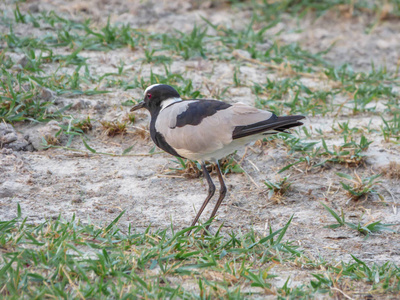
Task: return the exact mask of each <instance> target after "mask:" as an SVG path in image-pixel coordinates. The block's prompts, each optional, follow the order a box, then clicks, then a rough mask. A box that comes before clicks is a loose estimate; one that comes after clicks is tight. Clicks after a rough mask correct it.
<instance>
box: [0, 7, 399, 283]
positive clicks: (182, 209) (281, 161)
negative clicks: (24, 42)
mask: <svg viewBox="0 0 400 300" xmlns="http://www.w3.org/2000/svg"><path fill="white" fill-rule="evenodd" d="M79 2H80V1H71V2H68V3H67V2H63V1H62V0H54V1H50V0H49V1H43V2H37V1H28V2H27V3H21V4H20V8H21V11H27V10H28V9H31V10H32V9H38V10H39V11H41V10H55V11H57V12H58V13H65V14H68V15H70V16H71V17H73V18H77V19H83V18H85V17H89V16H90V17H91V18H93V19H94V20H96V22H98V23H99V24H104V22H105V21H106V17H107V16H106V15H104V13H103V12H104V11H107V13H110V15H111V22H118V21H119V22H128V23H130V24H131V25H132V26H137V27H139V28H143V29H146V30H148V31H150V32H164V31H172V30H173V28H179V29H180V30H183V31H191V29H192V28H193V25H194V23H195V22H196V23H197V24H201V23H202V19H201V18H200V16H205V17H206V18H208V19H209V20H211V21H212V22H214V23H222V24H228V25H229V26H232V27H235V26H236V27H241V26H244V23H243V22H244V21H243V20H249V18H250V16H251V12H250V11H247V10H240V11H238V10H232V9H231V8H230V7H228V6H227V5H224V4H221V5H217V6H215V5H214V6H213V5H211V2H210V3H209V2H204V3H202V2H193V3H186V2H179V1H176V2H173V3H171V1H164V2H162V3H161V4H159V5H154V3H156V2H158V1H154V3H153V2H151V1H90V2H93V3H95V4H96V5H91V4H90V3H88V4H79ZM182 3H184V4H182ZM185 3H186V4H185ZM2 5H3V7H5V8H8V9H10V8H11V7H12V5H11V4H2ZM4 5H5V6H4ZM338 18H339V19H338ZM238 20H240V21H238ZM311 20H312V18H308V17H306V18H305V19H303V20H301V21H300V25H299V26H300V28H301V29H302V31H294V30H291V29H295V28H297V26H298V24H297V23H296V21H295V20H292V19H291V18H290V17H287V18H286V19H284V20H283V21H282V22H281V23H279V24H278V25H277V26H276V27H275V28H273V29H271V30H272V31H271V34H272V33H274V32H275V31H279V30H280V29H285V31H284V32H283V33H282V34H281V35H280V37H279V38H280V40H281V41H282V42H283V43H288V42H296V41H297V42H299V43H300V44H301V45H302V46H303V47H304V48H306V49H309V50H311V51H313V52H317V51H320V50H323V49H326V48H327V47H328V46H329V45H331V44H332V43H333V42H336V44H335V45H334V46H333V49H332V50H331V51H330V52H329V53H328V54H327V55H326V57H325V58H326V59H328V60H329V61H330V62H332V63H334V64H336V65H340V64H342V63H345V62H347V63H349V64H351V65H352V66H353V68H354V69H356V70H369V68H370V67H371V61H372V60H373V61H374V62H375V65H380V64H387V67H388V69H390V70H395V69H396V65H397V61H398V58H399V49H400V22H399V21H398V20H388V21H385V22H383V23H381V24H378V25H377V26H375V27H374V28H373V30H372V32H371V33H370V34H366V33H365V26H366V24H367V23H368V22H370V19H368V18H367V17H366V16H360V17H351V18H349V17H346V16H344V15H341V16H338V15H337V14H336V13H330V14H328V15H326V16H324V17H321V18H319V19H317V20H316V21H311ZM338 20H340V21H338ZM102 22H103V23H102ZM246 23H247V22H246ZM24 26H26V25H23V24H20V25H18V26H17V28H18V29H17V31H18V32H16V33H19V34H21V33H22V32H24V30H27V28H26V27H24ZM2 29H4V30H7V29H5V28H2ZM42 34H43V33H42ZM14 55H15V57H18V55H20V54H18V53H16V54H14ZM81 55H83V56H86V57H90V59H89V61H88V62H89V64H90V65H91V68H93V72H97V73H98V74H102V73H105V72H108V71H109V70H113V71H115V70H116V67H115V65H118V62H119V60H120V59H123V60H124V61H125V64H126V65H132V70H140V69H141V70H142V71H141V72H142V76H144V77H146V76H148V74H149V71H150V68H151V66H150V65H143V66H141V62H140V61H137V59H138V58H140V57H143V50H142V49H136V50H134V51H132V50H129V49H127V48H126V49H118V50H114V51H110V52H108V53H104V52H91V51H84V52H82V54H81ZM234 67H235V62H234V61H231V62H226V61H206V60H203V59H201V58H196V59H190V60H188V61H184V60H182V59H179V60H176V61H174V62H173V63H172V65H171V71H172V72H186V73H185V76H190V78H192V80H193V84H194V86H195V87H196V88H199V89H200V90H201V91H202V93H203V94H204V95H209V91H208V89H207V88H206V83H209V82H217V83H216V85H217V87H218V88H224V87H226V86H228V85H232V72H233V69H234ZM49 69H51V66H49ZM162 69H163V67H162V66H153V71H155V72H157V70H162ZM132 72H135V71H132ZM267 73H268V71H267V70H266V69H265V68H264V67H262V66H257V65H254V64H247V63H244V64H243V65H242V67H241V74H240V76H241V79H242V80H243V81H244V82H251V81H254V82H258V83H265V82H266V77H267V76H270V75H271V74H267ZM205 74H207V75H208V76H204V75H205ZM210 74H211V75H210ZM224 74H227V75H224ZM266 75H267V76H266ZM271 76H274V75H273V74H272V75H271ZM206 77H209V78H206ZM304 80H305V82H307V83H308V84H315V85H316V86H318V85H320V84H322V83H321V82H315V83H313V82H312V80H311V79H304ZM142 92H143V91H142V90H140V89H135V90H128V91H122V90H115V91H114V92H113V93H110V94H107V95H97V96H77V97H74V98H67V97H57V103H64V104H66V103H75V104H76V103H78V102H80V103H81V104H82V103H83V104H84V105H75V106H74V107H75V108H74V109H71V110H70V111H69V113H71V114H73V115H74V116H75V117H79V116H82V117H85V116H87V115H90V116H91V118H92V119H94V120H97V121H98V120H115V119H122V118H123V117H124V116H125V115H126V114H127V111H128V108H127V107H122V106H121V105H120V103H121V102H123V101H125V100H127V99H132V98H133V99H140V98H141V95H142ZM225 98H226V99H227V101H228V102H236V101H242V102H245V103H248V104H252V105H254V96H253V95H252V94H251V91H250V89H249V88H248V87H232V88H230V89H229V90H228V92H227V94H226V95H225ZM370 119H371V115H367V114H365V115H363V114H361V115H357V116H352V115H350V114H349V113H348V112H346V111H342V112H341V114H340V115H339V116H338V117H333V116H329V115H328V116H326V117H321V116H316V117H311V116H310V117H309V121H308V124H307V125H306V126H308V128H311V127H312V128H313V129H316V128H322V129H324V130H327V131H328V132H329V130H330V131H332V130H331V124H333V123H334V122H335V123H336V122H338V121H339V122H343V121H347V120H350V124H351V125H352V126H361V125H367V124H368V122H369V120H370ZM373 119H374V120H375V121H376V122H374V124H373V126H374V127H375V128H377V129H379V125H380V124H381V119H380V118H379V116H375V117H373ZM97 121H96V122H94V130H93V131H92V132H91V133H89V135H88V136H89V138H90V140H89V144H90V146H91V147H92V148H94V149H96V150H97V151H98V152H107V153H116V154H121V153H122V151H123V150H124V149H126V148H128V147H129V146H132V145H133V149H132V151H131V152H130V153H129V154H130V155H129V156H116V157H113V156H108V155H93V154H89V153H83V152H74V151H67V150H64V149H49V150H42V151H35V152H27V151H13V150H10V149H2V150H0V197H1V198H0V219H1V220H9V219H11V218H13V217H15V216H16V214H17V203H19V204H20V205H21V208H22V213H23V216H24V217H27V219H28V222H32V223H39V222H43V221H44V220H45V219H50V218H57V217H58V215H59V214H61V215H62V217H63V218H65V219H66V220H68V219H69V218H71V217H72V215H73V214H75V215H76V217H77V218H80V219H81V220H82V221H83V222H89V219H90V221H91V222H95V223H101V224H106V223H109V222H110V221H111V220H113V219H114V218H115V217H116V216H118V214H119V213H120V212H121V211H122V210H126V213H125V215H124V216H123V217H122V219H121V221H120V225H121V226H123V227H126V226H128V224H131V225H132V226H133V227H135V228H137V230H143V229H144V228H146V227H147V226H149V225H151V227H152V228H153V229H154V230H156V229H164V228H166V227H168V226H170V224H171V222H172V223H173V224H174V226H175V227H176V228H184V227H185V226H188V225H189V224H190V222H191V220H192V219H193V217H194V216H195V213H196V210H197V209H198V208H199V207H200V205H201V204H202V202H203V200H204V198H205V196H206V191H207V183H206V182H205V181H204V180H203V178H202V177H200V178H196V179H188V178H184V177H183V176H181V175H180V174H174V173H171V172H170V171H171V170H169V168H175V167H177V164H176V163H175V162H174V158H173V157H171V156H169V155H168V154H165V153H158V154H155V155H148V153H149V151H150V150H151V149H152V148H153V143H152V142H151V140H149V139H148V138H147V139H146V138H145V139H143V138H141V137H140V136H139V135H138V134H137V129H136V128H137V127H140V126H142V125H146V124H148V122H149V117H148V114H147V113H145V112H143V113H138V114H137V122H136V123H135V124H134V126H131V127H129V129H128V133H126V134H124V135H123V136H116V137H108V136H105V135H104V134H102V131H101V125H100V123H99V122H97ZM43 126H44V125H33V124H26V123H25V124H15V128H16V129H17V131H18V132H19V134H20V135H24V134H25V133H26V132H28V131H30V130H32V128H33V129H35V128H37V127H43ZM367 137H368V138H369V139H373V140H374V143H373V144H372V145H371V147H370V149H369V150H368V151H367V152H366V153H365V154H366V155H367V163H366V164H365V165H361V166H360V167H358V169H357V172H358V173H359V174H363V175H371V174H374V173H376V172H379V168H380V167H384V166H385V165H387V164H388V163H389V161H398V162H399V161H400V159H399V157H400V156H399V154H400V147H399V145H395V144H393V143H385V142H383V141H382V138H381V137H379V135H377V134H373V133H372V134H369V135H368V136H367ZM316 140H317V139H316ZM335 142H337V141H335V140H334V139H331V140H329V143H330V144H333V143H335ZM71 147H73V148H78V149H81V150H83V151H86V149H85V148H84V146H83V144H82V142H81V141H80V140H79V139H75V140H74V142H73V143H72V145H71ZM156 151H158V150H156ZM86 152H87V151H86ZM243 154H244V150H243V149H242V150H240V151H239V152H238V153H237V155H236V159H237V160H240V159H241V158H242V155H243ZM287 162H288V154H287V151H286V150H285V148H284V147H283V145H282V143H280V144H279V143H278V145H277V146H269V145H266V144H263V145H261V144H260V143H257V144H255V145H254V146H252V148H250V149H248V151H247V152H246V156H245V157H244V159H243V161H242V163H241V166H242V167H243V169H244V170H245V171H246V173H247V174H228V175H227V176H226V183H227V186H228V195H227V198H226V199H225V201H224V202H223V204H222V206H221V207H220V210H219V213H218V216H217V219H216V220H215V222H214V223H213V226H212V228H213V229H214V230H215V229H216V228H218V226H220V225H221V224H223V227H222V232H223V233H229V232H230V231H231V230H234V231H238V230H239V229H241V230H242V231H247V230H250V229H252V228H253V229H254V230H256V231H257V232H259V233H261V234H267V228H268V224H272V227H273V228H274V229H277V228H279V227H281V226H283V225H284V224H285V223H286V222H287V220H288V219H289V218H290V216H291V215H292V214H294V215H295V217H294V220H293V223H292V225H291V226H290V228H289V231H288V233H287V238H288V239H289V240H293V241H295V243H297V244H298V245H300V246H301V247H302V248H303V249H305V250H306V252H307V253H309V254H311V255H313V256H314V257H318V255H321V256H322V257H324V258H326V259H328V260H331V259H333V260H349V259H351V257H350V254H353V255H355V256H356V257H359V258H361V259H363V260H365V261H367V262H372V261H374V262H378V263H383V262H385V261H387V260H391V261H394V262H396V263H397V264H399V263H400V250H399V249H400V238H399V234H396V233H381V234H376V235H372V236H371V237H369V238H368V239H364V238H365V237H364V236H362V235H360V234H358V233H357V232H356V231H353V230H350V229H348V228H338V229H336V230H332V229H326V228H324V226H326V225H329V224H332V223H334V220H333V218H332V217H331V216H330V215H329V214H328V213H327V212H326V210H325V209H324V208H323V207H322V205H321V204H320V202H323V203H325V204H327V205H328V206H330V207H332V208H334V209H336V210H338V211H340V209H341V208H343V210H344V212H345V214H346V216H347V218H348V220H349V221H352V222H358V220H361V221H362V222H365V223H366V222H371V221H377V220H382V222H383V223H394V224H399V218H400V217H399V213H398V204H399V203H400V199H399V198H400V186H399V184H398V181H397V180H395V179H389V178H383V179H382V181H383V183H382V185H381V186H378V191H379V193H381V194H382V195H383V196H384V198H385V199H386V200H387V202H390V203H391V204H387V205H386V204H384V203H382V202H380V200H379V198H378V197H377V196H373V197H372V198H370V199H368V200H367V201H361V202H354V201H350V202H348V201H347V200H348V196H347V195H346V194H345V193H344V192H343V190H342V189H341V186H340V184H339V180H338V177H337V176H336V175H335V173H336V172H349V170H348V169H346V167H345V166H343V165H330V166H329V168H324V169H321V168H315V169H312V170H311V171H309V172H308V173H304V172H303V171H301V170H300V169H298V170H296V169H291V170H290V171H288V172H287V173H285V174H284V175H287V174H291V178H290V179H291V181H292V182H293V184H292V190H291V191H290V192H289V193H288V194H287V195H286V196H285V197H284V198H283V199H282V202H280V203H277V202H276V201H271V200H269V199H268V197H267V190H266V187H265V185H264V183H263V182H264V181H265V180H275V179H276V178H277V170H279V169H280V168H282V167H283V166H285V165H286V164H287ZM213 178H214V179H215V180H216V181H217V178H216V177H215V176H213ZM347 202H348V203H347ZM393 203H394V204H393ZM213 205H214V203H211V204H210V206H209V207H208V208H207V210H206V211H205V212H204V214H203V217H202V221H205V220H206V216H208V215H209V214H210V212H211V209H212V207H213ZM398 228H399V227H398V226H396V227H394V229H395V230H398ZM282 271H283V270H282ZM283 278H285V276H283Z"/></svg>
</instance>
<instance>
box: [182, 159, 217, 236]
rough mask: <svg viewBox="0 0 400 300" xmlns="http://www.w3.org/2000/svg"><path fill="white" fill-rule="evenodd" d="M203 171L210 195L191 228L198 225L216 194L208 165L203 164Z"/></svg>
mask: <svg viewBox="0 0 400 300" xmlns="http://www.w3.org/2000/svg"><path fill="white" fill-rule="evenodd" d="M201 169H202V170H203V174H204V177H205V178H206V179H207V183H208V195H207V198H206V200H204V202H203V205H202V206H201V207H200V210H199V212H198V213H197V215H196V218H194V220H193V222H192V225H190V226H194V225H196V223H197V221H198V220H199V218H200V216H201V214H202V213H203V210H204V209H205V208H206V206H207V204H208V202H210V199H211V198H212V196H214V193H215V185H214V183H213V182H212V180H211V176H210V174H209V173H208V171H207V168H206V165H205V163H204V162H203V163H202V164H201ZM189 234H190V231H189V232H188V235H189Z"/></svg>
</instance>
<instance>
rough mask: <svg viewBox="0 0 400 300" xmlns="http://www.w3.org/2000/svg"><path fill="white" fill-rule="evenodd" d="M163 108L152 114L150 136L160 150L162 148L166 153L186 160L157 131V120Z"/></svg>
mask: <svg viewBox="0 0 400 300" xmlns="http://www.w3.org/2000/svg"><path fill="white" fill-rule="evenodd" d="M160 110H161V107H160V108H158V109H156V110H154V111H152V112H151V113H150V114H151V121H150V136H151V139H152V140H153V142H154V144H156V145H157V147H158V148H161V149H162V150H164V151H165V152H167V153H169V154H171V155H173V156H178V157H181V158H185V157H182V156H180V155H179V154H178V153H177V152H176V151H175V149H174V148H172V147H171V146H170V145H169V144H168V143H167V141H166V140H165V138H164V136H163V135H162V134H161V133H160V132H158V131H157V130H156V120H157V117H158V114H159V113H160Z"/></svg>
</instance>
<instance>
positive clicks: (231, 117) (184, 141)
mask: <svg viewBox="0 0 400 300" xmlns="http://www.w3.org/2000/svg"><path fill="white" fill-rule="evenodd" d="M190 102H191V101H183V102H182V103H177V104H174V105H172V106H171V107H168V109H165V110H163V111H161V112H160V115H159V116H158V118H157V123H156V128H157V130H158V131H159V132H160V133H161V134H162V135H163V136H164V138H165V140H166V142H167V143H168V144H169V145H170V146H172V147H173V148H174V149H175V150H176V152H177V153H178V154H179V155H181V156H183V157H186V158H190V159H199V158H200V157H202V156H204V154H205V153H212V152H215V151H218V150H220V149H222V148H224V147H225V146H226V145H228V144H230V143H231V142H232V133H233V131H234V129H235V127H237V126H245V125H249V124H252V123H257V122H260V121H263V120H266V119H268V118H270V117H271V116H272V113H270V112H267V111H262V110H258V109H256V108H254V107H250V106H247V105H245V104H242V103H236V104H234V105H232V106H230V107H228V108H226V109H223V110H219V111H217V112H216V113H215V114H213V115H211V116H208V117H205V118H204V119H202V121H201V123H200V124H198V125H195V126H194V125H185V126H183V127H175V124H176V118H177V116H178V115H179V114H180V113H182V112H183V111H185V109H186V107H187V105H188V103H190ZM161 114H162V115H161Z"/></svg>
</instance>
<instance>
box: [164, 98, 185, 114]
mask: <svg viewBox="0 0 400 300" xmlns="http://www.w3.org/2000/svg"><path fill="white" fill-rule="evenodd" d="M181 101H182V99H181V98H179V97H175V98H168V99H166V100H164V101H162V102H161V104H160V106H161V110H160V111H162V110H163V109H165V108H167V107H168V106H170V105H171V104H172V103H175V102H181Z"/></svg>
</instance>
